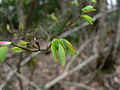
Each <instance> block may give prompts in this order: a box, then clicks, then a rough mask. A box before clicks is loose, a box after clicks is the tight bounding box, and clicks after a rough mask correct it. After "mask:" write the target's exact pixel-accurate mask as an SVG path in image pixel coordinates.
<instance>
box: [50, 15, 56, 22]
mask: <svg viewBox="0 0 120 90" xmlns="http://www.w3.org/2000/svg"><path fill="white" fill-rule="evenodd" d="M50 17H51V18H52V19H53V20H54V21H57V17H56V16H55V14H54V13H52V14H51V15H50Z"/></svg>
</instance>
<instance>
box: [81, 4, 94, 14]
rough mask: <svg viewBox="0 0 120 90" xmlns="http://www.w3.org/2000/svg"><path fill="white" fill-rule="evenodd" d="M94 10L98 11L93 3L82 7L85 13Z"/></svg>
mask: <svg viewBox="0 0 120 90" xmlns="http://www.w3.org/2000/svg"><path fill="white" fill-rule="evenodd" d="M92 11H96V9H94V8H93V6H91V5H88V6H86V7H84V8H82V12H83V13H89V12H92Z"/></svg>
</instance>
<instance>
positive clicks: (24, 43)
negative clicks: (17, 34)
mask: <svg viewBox="0 0 120 90" xmlns="http://www.w3.org/2000/svg"><path fill="white" fill-rule="evenodd" d="M28 44H29V42H26V41H23V40H21V41H20V42H19V43H18V44H17V45H18V46H27V45H28Z"/></svg>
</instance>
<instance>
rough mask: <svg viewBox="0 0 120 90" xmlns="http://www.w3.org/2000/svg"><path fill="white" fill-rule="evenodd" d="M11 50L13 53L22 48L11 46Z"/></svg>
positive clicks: (21, 50)
mask: <svg viewBox="0 0 120 90" xmlns="http://www.w3.org/2000/svg"><path fill="white" fill-rule="evenodd" d="M11 50H12V52H15V53H20V52H23V51H24V50H23V49H21V48H18V47H13V48H11Z"/></svg>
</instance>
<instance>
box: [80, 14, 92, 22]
mask: <svg viewBox="0 0 120 90" xmlns="http://www.w3.org/2000/svg"><path fill="white" fill-rule="evenodd" d="M81 17H82V18H83V19H84V20H85V21H87V22H88V23H90V24H93V19H92V18H91V17H90V16H88V15H81Z"/></svg>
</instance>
